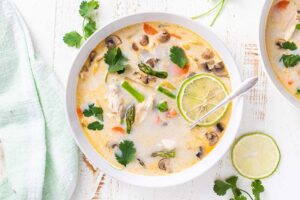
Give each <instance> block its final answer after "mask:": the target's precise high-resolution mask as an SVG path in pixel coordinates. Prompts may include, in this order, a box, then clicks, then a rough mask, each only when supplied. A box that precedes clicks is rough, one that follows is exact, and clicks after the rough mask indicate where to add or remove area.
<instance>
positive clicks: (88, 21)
mask: <svg viewBox="0 0 300 200" xmlns="http://www.w3.org/2000/svg"><path fill="white" fill-rule="evenodd" d="M98 8H99V2H98V1H97V0H90V1H82V2H81V4H80V8H79V14H80V16H81V17H83V25H82V32H83V35H81V34H79V33H78V32H77V31H71V32H69V33H66V34H65V35H64V37H63V41H64V42H65V43H66V44H67V45H68V46H70V47H76V48H79V47H80V46H81V44H82V42H83V41H84V40H86V39H87V38H88V37H90V36H91V35H92V34H93V33H94V32H95V31H96V22H95V21H94V20H93V13H94V11H95V10H97V9H98Z"/></svg>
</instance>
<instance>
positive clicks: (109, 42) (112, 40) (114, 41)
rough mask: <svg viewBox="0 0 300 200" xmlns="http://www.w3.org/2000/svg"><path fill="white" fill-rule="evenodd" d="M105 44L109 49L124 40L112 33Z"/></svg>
mask: <svg viewBox="0 0 300 200" xmlns="http://www.w3.org/2000/svg"><path fill="white" fill-rule="evenodd" d="M105 44H106V47H107V48H108V49H112V48H114V47H116V46H118V45H120V44H122V40H121V38H120V37H119V36H117V35H110V36H108V37H107V38H106V39H105Z"/></svg>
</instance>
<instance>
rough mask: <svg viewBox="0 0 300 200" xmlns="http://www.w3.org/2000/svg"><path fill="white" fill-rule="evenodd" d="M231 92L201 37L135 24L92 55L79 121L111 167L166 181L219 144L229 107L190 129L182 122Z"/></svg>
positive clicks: (80, 92) (82, 78) (83, 77)
mask: <svg viewBox="0 0 300 200" xmlns="http://www.w3.org/2000/svg"><path fill="white" fill-rule="evenodd" d="M200 79H201V80H200ZM192 82H193V83H192ZM187 86H188V87H187ZM230 90H231V85H230V79H229V75H228V72H227V69H226V66H225V65H224V63H223V61H222V59H221V58H220V57H219V55H218V53H217V52H216V51H215V50H214V49H213V48H212V47H211V46H210V45H209V44H208V43H207V42H206V41H205V40H203V39H202V38H201V37H200V36H199V35H197V34H195V33H193V32H192V31H190V30H187V29H185V28H183V27H180V26H178V25H174V24H169V23H160V22H147V23H140V24H135V25H132V26H129V27H125V28H123V29H121V30H119V31H116V32H115V33H113V34H112V35H110V36H108V37H107V38H106V39H105V40H104V41H101V42H100V43H99V44H98V46H97V47H96V48H95V49H94V50H93V51H92V52H91V54H90V56H89V58H88V59H87V60H86V62H85V64H84V66H83V67H82V70H81V72H80V74H79V81H78V86H77V113H78V119H79V121H80V123H81V126H82V130H83V132H84V134H85V135H86V137H87V138H88V140H89V142H90V143H91V144H92V145H93V147H94V148H95V149H96V151H97V152H98V153H99V154H100V155H101V156H102V157H103V158H104V159H105V160H106V161H108V162H109V163H110V164H111V165H112V166H114V167H116V168H118V169H123V170H126V171H129V172H131V173H136V174H143V175H166V174H169V173H176V172H180V171H182V170H184V169H186V168H188V167H191V166H192V165H194V164H195V163H197V162H199V161H201V160H202V159H203V158H205V156H207V155H208V154H209V153H210V151H212V149H213V148H214V147H215V146H216V145H217V143H218V141H219V140H220V139H221V138H222V135H223V134H224V132H225V131H224V130H225V128H226V126H227V124H228V122H229V119H230V114H231V108H230V106H229V107H225V108H222V109H221V110H220V111H217V114H215V115H213V116H214V117H209V118H208V119H207V120H205V121H204V122H203V123H202V124H199V126H197V127H195V128H193V129H190V128H189V121H190V120H186V119H187V116H188V119H191V116H193V117H198V116H201V115H202V114H204V113H205V112H207V111H208V110H209V109H211V107H212V106H213V105H215V104H216V103H218V101H221V100H222V99H223V98H224V97H225V96H226V95H227V91H230ZM191 91H194V93H193V94H194V95H192V96H190V97H188V96H189V95H190V94H191ZM183 97H184V98H183ZM182 107H184V109H182ZM188 109H192V111H188ZM187 111H188V112H187ZM193 117H192V118H193ZM193 119H194V118H193Z"/></svg>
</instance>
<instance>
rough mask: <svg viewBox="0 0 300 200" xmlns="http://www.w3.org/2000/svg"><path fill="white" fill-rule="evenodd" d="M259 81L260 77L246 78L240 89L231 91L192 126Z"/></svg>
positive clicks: (193, 125)
mask: <svg viewBox="0 0 300 200" xmlns="http://www.w3.org/2000/svg"><path fill="white" fill-rule="evenodd" d="M257 81H258V77H257V76H255V77H251V78H248V79H246V80H245V81H244V82H242V84H241V85H240V86H239V88H238V89H236V90H234V91H233V92H231V93H230V94H229V95H228V96H227V97H226V98H225V99H223V100H222V101H221V102H220V103H219V104H218V105H216V106H215V107H214V108H213V109H211V110H210V111H208V112H207V113H205V115H203V116H202V117H200V118H199V119H197V120H196V121H194V122H193V123H192V124H191V125H190V128H194V127H195V126H196V125H197V124H198V123H200V122H201V121H202V120H204V119H205V118H206V117H208V116H209V115H211V114H212V113H214V112H215V111H216V110H218V109H219V108H221V107H222V106H224V105H226V104H227V103H228V102H230V101H231V100H232V99H234V98H236V97H240V96H242V95H244V94H245V93H247V92H248V91H249V90H250V89H251V88H252V87H253V86H254V85H255V84H256V83H257Z"/></svg>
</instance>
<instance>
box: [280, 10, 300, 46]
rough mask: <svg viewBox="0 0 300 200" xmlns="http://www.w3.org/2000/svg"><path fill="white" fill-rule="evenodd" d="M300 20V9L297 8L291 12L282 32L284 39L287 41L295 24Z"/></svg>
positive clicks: (292, 32)
mask: <svg viewBox="0 0 300 200" xmlns="http://www.w3.org/2000/svg"><path fill="white" fill-rule="evenodd" d="M299 22H300V9H297V11H296V13H293V15H292V16H291V18H290V20H289V21H288V22H287V25H286V27H285V33H284V40H286V41H289V40H290V39H291V37H292V36H293V34H294V32H295V30H296V25H297V24H298V23H299Z"/></svg>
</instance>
